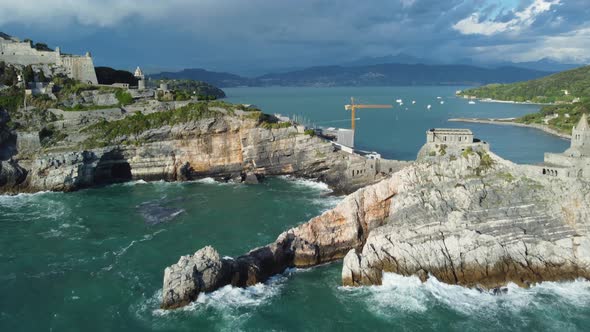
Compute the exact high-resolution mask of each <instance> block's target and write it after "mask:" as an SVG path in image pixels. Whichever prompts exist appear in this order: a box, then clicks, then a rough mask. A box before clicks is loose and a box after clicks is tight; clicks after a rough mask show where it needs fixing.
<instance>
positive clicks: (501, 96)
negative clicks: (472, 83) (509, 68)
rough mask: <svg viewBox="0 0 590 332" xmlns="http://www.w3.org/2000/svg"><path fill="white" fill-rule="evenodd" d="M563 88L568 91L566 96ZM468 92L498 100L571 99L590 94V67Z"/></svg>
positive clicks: (538, 100)
mask: <svg viewBox="0 0 590 332" xmlns="http://www.w3.org/2000/svg"><path fill="white" fill-rule="evenodd" d="M563 90H568V92H569V95H565V94H564V92H563ZM463 94H464V95H470V96H477V97H478V98H492V99H497V100H512V101H519V102H524V101H532V102H539V103H554V102H559V101H563V102H571V101H572V100H573V99H574V98H576V97H580V98H583V97H590V66H585V67H580V68H576V69H572V70H568V71H564V72H561V73H557V74H553V75H550V76H547V77H543V78H539V79H536V80H531V81H526V82H518V83H512V84H490V85H486V86H483V87H479V88H474V89H469V90H465V91H463Z"/></svg>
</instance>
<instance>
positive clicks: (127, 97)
mask: <svg viewBox="0 0 590 332" xmlns="http://www.w3.org/2000/svg"><path fill="white" fill-rule="evenodd" d="M115 97H117V100H118V101H119V105H121V106H125V105H129V104H132V103H133V97H132V96H131V94H130V93H129V92H127V91H125V90H123V89H118V90H117V92H115Z"/></svg>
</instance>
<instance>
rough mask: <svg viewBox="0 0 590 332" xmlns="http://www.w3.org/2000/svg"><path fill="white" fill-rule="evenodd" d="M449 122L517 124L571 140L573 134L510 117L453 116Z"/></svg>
mask: <svg viewBox="0 0 590 332" xmlns="http://www.w3.org/2000/svg"><path fill="white" fill-rule="evenodd" d="M448 121H449V122H465V123H482V124H492V125H501V126H515V127H525V128H533V129H537V130H542V131H544V132H546V133H548V134H551V135H554V136H557V137H560V138H563V139H567V140H571V138H572V137H571V135H568V134H564V133H560V132H558V131H557V130H554V129H551V128H549V127H547V126H544V125H540V124H535V123H532V124H526V123H518V122H514V119H513V118H509V119H494V118H487V119H484V118H451V119H449V120H448Z"/></svg>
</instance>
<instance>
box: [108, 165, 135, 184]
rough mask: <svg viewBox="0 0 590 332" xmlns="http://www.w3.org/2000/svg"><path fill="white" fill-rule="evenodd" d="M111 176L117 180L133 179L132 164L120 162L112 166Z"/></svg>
mask: <svg viewBox="0 0 590 332" xmlns="http://www.w3.org/2000/svg"><path fill="white" fill-rule="evenodd" d="M111 177H112V178H113V179H115V180H131V165H129V163H127V162H125V163H118V164H114V165H113V167H111Z"/></svg>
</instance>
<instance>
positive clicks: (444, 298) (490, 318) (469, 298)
mask: <svg viewBox="0 0 590 332" xmlns="http://www.w3.org/2000/svg"><path fill="white" fill-rule="evenodd" d="M340 290H341V294H340V295H342V296H344V297H349V296H351V297H354V298H356V299H357V300H360V301H361V302H363V303H364V304H365V306H366V307H367V309H368V311H370V312H372V313H374V314H375V315H376V316H378V317H381V318H385V319H388V320H389V319H403V318H405V317H407V316H408V315H409V316H415V315H416V314H426V315H427V316H424V317H429V315H428V314H427V313H428V312H441V310H442V311H448V315H450V317H452V316H456V317H458V318H459V317H460V318H468V319H469V320H470V321H463V322H462V323H457V324H458V325H457V327H459V326H461V324H464V325H465V326H473V323H474V322H473V320H476V321H477V322H480V323H481V324H483V325H484V327H482V328H483V329H489V328H494V327H495V328H498V327H501V326H506V325H505V323H506V322H505V321H510V322H511V323H510V324H512V325H513V327H515V328H518V327H521V328H522V327H523V326H529V324H531V322H530V321H529V320H527V319H526V317H527V316H539V315H540V316H542V317H543V316H544V317H553V318H552V319H548V320H546V321H544V322H543V323H541V326H543V327H544V328H549V329H555V328H565V329H576V326H575V325H570V322H569V321H570V320H571V316H572V315H574V316H575V315H577V314H576V313H575V312H572V310H571V308H572V307H574V308H582V310H583V308H588V307H589V306H590V282H588V281H585V280H575V281H569V282H543V283H540V284H538V285H535V286H533V287H531V288H528V289H526V288H521V287H518V286H517V285H516V284H513V283H510V284H508V285H507V286H506V287H505V289H504V292H501V293H499V294H494V293H492V292H488V291H481V290H478V289H475V288H466V287H462V286H458V285H450V284H446V283H443V282H441V281H439V280H437V279H436V278H434V277H431V278H430V279H428V281H426V282H425V283H422V282H421V281H420V279H418V277H414V276H412V277H404V276H400V275H397V274H393V273H384V274H383V284H382V285H380V286H367V287H359V288H352V287H340ZM586 311H588V310H587V309H586ZM586 314H587V312H586ZM507 318H510V319H507ZM429 319H434V318H429ZM535 324H539V322H535ZM543 324H548V325H543ZM572 324H573V323H572Z"/></svg>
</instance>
